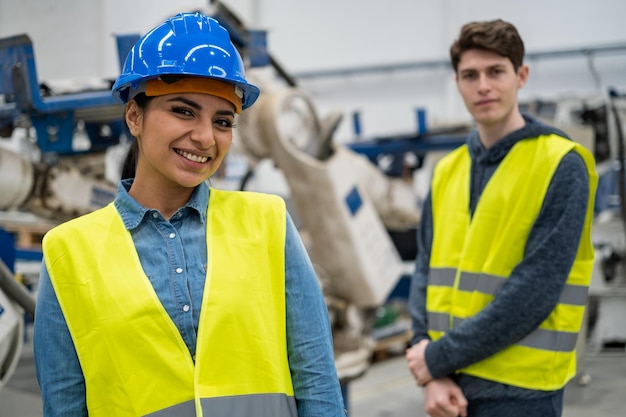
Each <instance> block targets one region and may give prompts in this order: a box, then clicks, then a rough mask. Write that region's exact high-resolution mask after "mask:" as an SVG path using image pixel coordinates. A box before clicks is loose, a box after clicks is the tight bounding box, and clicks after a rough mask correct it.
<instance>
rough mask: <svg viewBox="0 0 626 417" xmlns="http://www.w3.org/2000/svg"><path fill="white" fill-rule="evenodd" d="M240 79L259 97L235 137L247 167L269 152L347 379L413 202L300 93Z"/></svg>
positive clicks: (364, 351) (396, 268) (368, 338)
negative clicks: (338, 139) (337, 138)
mask: <svg viewBox="0 0 626 417" xmlns="http://www.w3.org/2000/svg"><path fill="white" fill-rule="evenodd" d="M249 76H250V77H251V78H253V82H255V83H256V84H257V85H259V86H260V88H261V89H262V91H263V92H264V94H263V95H262V96H261V97H260V98H259V100H258V102H257V103H256V104H255V106H253V107H252V108H250V109H248V110H247V111H246V112H244V113H242V115H241V116H240V117H241V119H240V120H239V123H238V125H239V128H238V129H237V131H238V135H239V138H238V141H240V143H241V144H242V145H243V149H244V153H246V155H247V156H248V157H249V159H250V161H251V164H252V165H254V164H255V162H258V161H260V160H262V159H265V158H268V159H271V160H272V161H273V163H274V164H275V166H276V167H277V168H278V169H280V170H281V171H282V172H283V173H284V176H285V178H286V181H287V183H288V186H289V193H290V195H289V198H290V199H291V200H292V201H293V203H294V206H295V209H296V211H297V213H296V215H297V217H298V218H299V219H300V220H301V222H302V225H303V226H302V228H301V234H302V236H303V240H304V242H305V244H306V245H307V249H308V251H309V254H310V256H311V260H312V262H313V263H314V265H315V268H316V272H317V275H318V277H319V279H320V283H321V285H322V289H323V291H324V294H325V297H326V301H327V306H328V308H329V313H330V317H331V321H332V325H333V332H334V334H333V338H334V342H335V356H336V364H337V369H338V372H339V376H340V378H341V379H342V380H344V381H345V380H350V379H352V378H355V377H358V376H359V375H361V374H362V373H363V372H364V371H365V370H366V369H367V367H368V366H369V364H370V359H371V357H372V353H373V347H374V341H373V339H372V332H371V331H372V325H373V322H374V314H375V310H376V308H377V307H380V306H381V305H383V304H384V303H385V301H386V299H387V297H388V296H389V294H390V293H391V291H392V290H393V289H394V287H395V286H396V284H397V283H398V280H399V279H400V278H401V276H402V275H403V272H404V269H405V267H404V265H403V261H402V259H401V257H400V256H399V254H398V251H397V249H396V247H395V246H394V243H393V242H392V240H391V238H390V236H389V233H388V230H389V229H394V228H395V229H396V230H400V229H403V228H404V229H407V228H410V227H415V226H416V225H417V223H418V221H419V210H418V208H417V203H416V199H415V196H414V193H413V190H412V188H411V186H410V185H409V184H406V183H405V182H403V180H401V179H391V178H389V177H386V176H385V175H384V174H383V173H382V172H381V171H380V170H379V169H378V168H377V167H376V166H375V165H374V164H372V163H371V162H370V161H369V160H368V159H367V158H365V157H364V156H362V155H360V154H358V153H356V152H354V151H352V150H351V149H349V148H348V147H345V146H341V145H336V144H334V143H333V142H332V134H333V132H334V130H335V128H336V126H337V124H338V122H339V119H340V117H339V116H338V115H337V114H331V115H330V116H329V117H327V118H326V119H321V118H320V117H318V115H317V112H316V109H315V106H314V104H313V101H312V99H311V97H310V96H309V95H308V94H307V93H306V92H305V91H303V90H301V89H298V88H295V87H289V86H279V85H273V84H272V83H268V82H267V81H264V80H263V78H262V76H261V77H260V78H259V79H258V80H255V79H254V73H252V74H250V75H249Z"/></svg>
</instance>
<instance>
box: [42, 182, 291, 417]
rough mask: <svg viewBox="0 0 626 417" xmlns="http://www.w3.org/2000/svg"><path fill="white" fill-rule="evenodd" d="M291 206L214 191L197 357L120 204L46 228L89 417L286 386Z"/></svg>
mask: <svg viewBox="0 0 626 417" xmlns="http://www.w3.org/2000/svg"><path fill="white" fill-rule="evenodd" d="M285 216H286V212H285V206H284V202H283V201H282V200H280V199H279V198H278V197H276V196H270V195H262V194H256V193H242V192H227V191H218V190H211V198H210V204H209V208H208V215H207V247H208V267H207V278H206V279H207V281H206V284H205V291H204V295H203V304H202V311H201V316H200V323H199V330H198V345H197V352H196V362H195V365H194V361H193V360H192V358H191V356H190V353H189V350H188V349H187V347H186V345H185V343H184V341H183V339H182V337H181V336H180V334H179V332H178V330H177V329H176V327H175V325H174V323H173V322H172V321H171V319H170V318H169V316H168V315H167V313H166V311H165V309H164V307H163V306H162V305H161V304H160V302H159V300H158V297H157V295H156V293H155V291H154V289H153V288H152V286H151V284H150V282H149V281H148V278H147V277H146V276H145V274H144V273H143V271H142V269H141V264H140V261H139V258H138V256H137V252H136V250H135V248H134V245H133V242H132V239H131V236H130V233H129V232H128V231H127V230H126V229H125V227H124V225H123V223H122V220H121V218H120V216H119V215H118V213H117V211H116V210H115V207H114V206H113V205H112V204H111V205H109V206H107V207H105V208H103V209H101V210H98V211H95V212H93V213H90V214H88V215H85V216H83V217H80V218H77V219H74V220H72V221H70V222H67V223H65V224H63V225H61V226H58V227H56V228H54V229H53V230H52V231H50V232H49V233H48V234H47V235H46V236H45V238H44V241H43V252H44V257H45V261H46V265H47V267H48V270H49V273H50V278H51V281H52V284H53V286H54V289H55V292H56V294H57V297H58V299H59V303H60V305H61V308H62V310H63V313H64V316H65V318H66V321H67V324H68V327H69V330H70V333H71V335H72V338H73V340H74V345H75V347H76V351H77V354H78V358H79V360H80V363H81V367H82V369H83V374H84V376H85V383H86V390H87V407H88V410H89V415H90V416H91V417H97V416H106V417H110V416H116V417H124V416H140V415H145V414H149V413H151V412H154V411H157V410H162V409H165V408H167V407H171V406H173V405H176V404H181V403H183V402H185V401H190V400H191V401H193V400H194V399H195V401H196V405H197V408H196V409H197V415H198V416H201V415H202V411H201V408H200V407H199V401H200V399H202V398H209V397H221V396H228V395H239V394H241V395H243V394H255V393H284V394H286V395H288V396H293V388H292V384H291V376H290V372H289V365H288V361H287V352H286V320H285V288H284V244H285V241H284V239H285V227H286V226H285V225H286V217H285Z"/></svg>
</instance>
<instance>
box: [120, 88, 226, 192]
mask: <svg viewBox="0 0 626 417" xmlns="http://www.w3.org/2000/svg"><path fill="white" fill-rule="evenodd" d="M126 121H127V124H128V127H129V130H130V133H131V134H132V135H133V136H134V137H135V138H137V143H138V145H139V157H138V160H137V169H136V173H135V180H134V182H133V186H132V188H135V189H137V188H141V189H144V190H145V189H146V188H149V189H151V190H164V191H165V190H173V191H176V190H179V191H181V192H183V193H184V194H191V192H192V191H193V188H194V187H196V186H197V185H199V184H201V183H202V182H203V181H205V180H206V179H208V178H209V177H210V176H211V175H213V174H214V173H215V172H216V171H217V169H218V168H219V166H220V164H221V163H222V161H223V160H224V157H225V156H226V154H227V153H228V150H229V149H230V145H231V143H232V129H233V126H234V121H235V108H234V106H233V104H232V103H230V102H229V101H227V100H225V99H223V98H220V97H216V96H213V95H209V94H200V93H176V94H168V95H162V96H157V97H153V98H151V99H150V100H149V101H148V102H147V103H146V105H145V106H144V107H143V108H142V107H140V106H139V105H138V104H137V103H136V102H135V101H130V102H129V103H128V105H127V108H126Z"/></svg>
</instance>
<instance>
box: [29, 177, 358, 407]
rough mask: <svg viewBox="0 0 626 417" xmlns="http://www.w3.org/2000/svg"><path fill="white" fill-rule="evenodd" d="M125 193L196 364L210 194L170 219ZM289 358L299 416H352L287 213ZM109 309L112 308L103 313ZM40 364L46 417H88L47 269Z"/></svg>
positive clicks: (119, 201)
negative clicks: (344, 398) (344, 402)
mask: <svg viewBox="0 0 626 417" xmlns="http://www.w3.org/2000/svg"><path fill="white" fill-rule="evenodd" d="M131 184H132V180H124V181H122V182H121V183H120V185H119V186H118V195H117V197H116V199H115V202H114V204H115V207H116V209H117V210H118V212H119V213H120V216H121V217H122V220H123V221H124V224H125V226H126V228H127V229H128V230H129V232H130V233H131V235H132V238H133V241H134V243H135V247H136V250H137V253H138V255H139V259H140V260H141V265H142V267H143V269H144V272H145V273H146V275H147V277H148V279H149V280H150V282H151V283H152V285H153V286H154V289H155V292H156V293H157V295H158V297H159V300H160V301H161V303H162V304H163V306H164V307H165V310H166V311H167V313H168V314H169V316H170V317H171V319H172V321H173V322H174V324H175V325H176V327H177V329H178V331H179V332H180V334H181V336H182V338H183V340H184V341H185V344H186V345H187V347H188V349H189V352H190V353H191V355H192V357H195V350H196V336H197V332H198V322H199V318H200V306H201V305H202V295H203V290H204V281H205V277H206V266H207V250H206V249H207V248H206V225H205V223H206V211H207V206H208V201H209V193H210V192H209V188H208V187H207V186H206V184H201V185H200V186H198V187H197V188H196V190H195V191H194V193H193V195H192V197H191V199H190V200H189V202H188V203H187V204H186V205H185V206H184V207H181V208H180V209H179V210H178V211H177V212H176V213H174V215H173V216H172V217H171V218H170V219H169V220H166V219H165V218H164V217H163V216H162V215H161V213H160V212H159V211H157V210H152V209H147V208H145V207H142V206H141V205H140V204H139V203H138V202H137V201H136V200H135V199H133V198H132V197H131V196H130V195H129V194H128V190H129V189H130V185H131ZM285 292H286V295H285V296H286V313H287V353H288V358H289V367H290V369H291V375H292V380H293V388H294V394H295V397H296V402H297V406H298V415H299V416H300V417H306V416H331V417H332V416H345V414H346V413H345V410H344V406H343V399H342V393H341V389H340V386H339V381H338V379H337V372H336V369H335V363H334V359H333V345H332V336H331V330H330V323H329V318H328V310H327V309H326V304H325V302H324V298H323V295H322V291H321V288H320V286H319V283H318V281H317V278H316V276H315V272H314V270H313V266H312V264H311V261H310V260H309V257H308V254H307V252H306V250H305V248H304V245H303V244H302V241H301V240H300V236H299V234H298V231H297V229H296V228H295V226H294V224H293V221H292V219H291V217H290V216H289V214H287V231H286V239H285ZM103 308H106V307H103ZM34 359H35V366H36V372H37V379H38V381H39V386H40V388H41V391H42V398H43V408H44V416H45V417H57V416H72V417H77V416H86V415H87V407H86V400H85V381H84V377H83V373H82V370H81V366H80V363H79V361H78V357H77V354H76V350H75V348H74V344H73V342H72V339H71V336H70V333H69V330H68V327H67V323H66V322H65V318H64V317H63V313H62V311H61V308H60V306H59V302H58V299H57V297H56V294H55V292H54V288H53V287H52V285H51V282H50V276H49V274H48V271H47V268H46V266H45V264H43V265H42V270H41V275H40V280H39V286H38V294H37V312H36V315H35V324H34Z"/></svg>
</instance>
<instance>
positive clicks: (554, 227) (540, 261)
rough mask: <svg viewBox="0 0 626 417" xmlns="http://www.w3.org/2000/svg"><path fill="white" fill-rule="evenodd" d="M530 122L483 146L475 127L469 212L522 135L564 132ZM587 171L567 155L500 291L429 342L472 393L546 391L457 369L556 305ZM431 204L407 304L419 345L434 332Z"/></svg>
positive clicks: (433, 356) (444, 370) (441, 366)
mask: <svg viewBox="0 0 626 417" xmlns="http://www.w3.org/2000/svg"><path fill="white" fill-rule="evenodd" d="M524 119H525V120H526V125H525V126H524V127H522V128H521V129H519V130H517V131H514V132H512V133H510V134H509V135H507V136H505V137H503V138H502V139H501V140H499V141H498V142H497V143H496V144H495V145H494V146H492V147H491V148H489V149H485V148H484V147H483V145H482V144H481V142H480V140H479V137H478V133H477V132H474V133H472V134H471V135H470V136H469V137H468V140H467V146H468V148H469V152H470V155H471V159H472V169H471V195H470V207H469V210H470V213H471V214H473V213H474V209H475V207H476V205H477V203H478V200H479V199H480V195H481V193H482V191H483V190H484V188H485V185H486V184H487V182H488V181H489V179H490V178H491V176H492V174H493V173H494V171H495V170H496V168H497V167H498V166H499V164H500V162H501V161H502V160H503V159H504V157H505V156H506V155H507V153H508V152H509V150H510V149H511V148H512V147H513V145H514V144H515V143H517V142H518V141H521V140H524V139H526V138H535V137H537V136H540V135H544V134H550V133H556V134H558V135H559V136H563V137H567V135H565V134H564V133H563V132H560V131H559V130H557V129H555V128H553V127H551V126H548V125H546V124H543V123H542V122H540V121H539V120H537V119H535V118H533V117H531V116H527V115H524ZM588 196H589V178H588V174H587V169H586V167H585V164H584V162H583V160H582V158H581V157H580V156H579V155H578V153H576V152H574V151H572V152H570V153H568V154H567V155H566V156H565V157H564V158H563V159H562V160H561V163H560V165H559V167H558V168H557V170H556V171H555V174H554V177H553V178H552V181H551V183H550V186H549V188H548V191H547V193H546V196H545V199H544V201H543V206H542V209H541V211H540V213H539V216H538V217H537V219H536V221H535V224H534V225H533V227H532V229H531V231H530V235H529V237H528V241H527V243H526V249H525V256H524V259H523V260H522V261H521V262H520V263H519V264H518V266H517V267H515V269H514V270H513V271H512V273H511V275H510V277H509V279H508V280H507V282H506V284H505V285H504V286H503V287H502V289H501V290H500V292H499V293H498V295H497V297H496V298H495V299H494V300H493V301H492V302H491V303H490V304H489V305H488V306H487V307H486V308H485V309H483V310H482V311H481V312H480V313H479V314H477V315H475V316H473V317H471V318H469V319H466V320H465V321H464V322H463V323H462V324H461V325H460V326H458V327H456V328H454V329H452V330H450V331H449V332H447V333H446V335H445V336H444V337H443V338H441V339H440V340H438V341H437V342H431V343H429V345H428V347H427V349H426V363H427V365H428V369H429V370H430V372H431V374H432V376H433V377H434V378H437V377H443V376H453V377H454V378H455V379H456V380H457V383H458V384H459V385H460V386H461V388H462V390H463V392H464V394H465V396H466V397H467V398H468V400H469V399H478V398H496V397H503V396H507V397H511V396H513V397H516V398H532V397H533V396H536V395H542V393H541V392H534V391H530V390H524V389H521V388H515V387H510V386H505V385H503V384H498V383H495V382H493V381H487V380H484V379H480V378H475V377H471V376H467V375H463V374H460V375H456V376H455V375H454V372H455V371H456V370H458V369H461V368H464V367H466V366H468V365H471V364H473V363H475V362H478V361H480V360H483V359H485V358H487V357H489V356H491V355H493V354H494V353H496V352H498V351H500V350H502V349H504V348H506V347H507V346H509V345H511V344H513V343H515V342H517V341H519V340H520V339H522V338H523V337H524V336H526V335H528V334H529V333H530V332H531V331H533V330H534V329H535V328H537V327H538V326H539V324H540V323H541V322H542V321H544V320H545V319H546V318H547V317H548V315H549V314H550V313H551V312H552V310H553V309H554V307H555V306H556V305H557V303H558V300H559V296H560V294H561V291H562V289H563V287H564V285H565V282H566V280H567V277H568V274H569V271H570V269H571V266H572V263H573V262H574V259H575V257H576V252H577V249H578V244H579V241H580V236H581V233H582V229H583V225H584V219H585V214H586V210H587V201H588ZM432 226H433V225H432V206H431V199H430V194H429V195H428V197H427V198H426V200H425V202H424V207H423V211H422V218H421V221H420V227H419V230H418V236H417V240H418V242H417V243H418V255H417V260H416V269H415V273H414V276H413V278H412V280H411V290H410V295H409V310H410V313H411V317H412V321H413V340H412V343H413V344H415V343H417V342H418V341H420V340H421V339H424V338H428V335H427V329H428V327H427V323H426V304H425V301H426V285H427V282H428V265H429V259H430V250H431V245H432V233H433V231H432Z"/></svg>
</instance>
